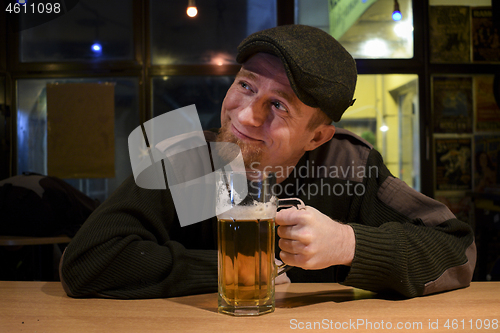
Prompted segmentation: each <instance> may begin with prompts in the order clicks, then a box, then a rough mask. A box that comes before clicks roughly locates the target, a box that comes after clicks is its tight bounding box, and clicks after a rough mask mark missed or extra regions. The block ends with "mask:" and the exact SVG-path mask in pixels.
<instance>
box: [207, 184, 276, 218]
mask: <svg viewBox="0 0 500 333" xmlns="http://www.w3.org/2000/svg"><path fill="white" fill-rule="evenodd" d="M217 192H218V193H217V203H216V208H215V212H216V215H217V217H218V218H220V219H245V220H247V219H266V218H269V219H271V218H274V217H275V216H276V209H277V208H276V207H277V200H276V197H272V198H271V200H270V201H269V202H265V203H264V202H258V201H255V200H254V201H253V202H252V203H246V204H245V205H238V204H239V203H240V202H241V201H242V200H243V198H244V197H245V196H246V195H247V188H246V187H245V189H244V191H243V193H241V194H240V193H238V192H237V191H234V188H233V192H232V193H231V194H230V193H229V190H228V187H227V186H226V185H225V182H223V181H218V182H217Z"/></svg>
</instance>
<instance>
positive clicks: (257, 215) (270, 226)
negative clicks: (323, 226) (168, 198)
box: [216, 171, 303, 316]
mask: <svg viewBox="0 0 500 333" xmlns="http://www.w3.org/2000/svg"><path fill="white" fill-rule="evenodd" d="M216 177H217V178H216V189H217V196H216V214H217V230H218V231H217V232H218V255H219V258H218V259H219V267H218V274H219V290H218V292H219V303H218V310H219V312H221V313H225V314H230V315H234V316H249V315H261V314H265V313H269V312H273V311H274V306H275V301H274V279H275V277H276V276H277V275H279V274H281V273H283V272H284V271H285V266H286V265H281V266H277V265H276V264H275V259H274V253H275V252H274V250H275V217H276V211H277V209H278V206H280V200H278V199H277V198H276V196H275V194H274V193H273V189H274V186H275V185H276V177H275V175H274V174H272V173H267V174H266V173H264V172H261V171H219V172H217V175H216ZM292 200H296V201H299V202H300V203H301V204H302V205H303V203H302V202H301V201H300V199H292ZM283 203H284V205H283V206H286V205H285V202H283Z"/></svg>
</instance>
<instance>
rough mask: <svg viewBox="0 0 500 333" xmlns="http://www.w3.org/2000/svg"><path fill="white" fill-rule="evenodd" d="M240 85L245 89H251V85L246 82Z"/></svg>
mask: <svg viewBox="0 0 500 333" xmlns="http://www.w3.org/2000/svg"><path fill="white" fill-rule="evenodd" d="M240 86H241V87H242V88H243V89H248V90H250V86H249V85H248V84H246V83H245V82H240Z"/></svg>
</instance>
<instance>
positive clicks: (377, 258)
mask: <svg viewBox="0 0 500 333" xmlns="http://www.w3.org/2000/svg"><path fill="white" fill-rule="evenodd" d="M368 165H369V166H376V167H377V171H378V174H377V175H375V176H374V175H372V177H368V178H366V179H365V183H364V184H365V188H366V193H365V195H364V196H363V197H360V198H359V199H358V200H354V202H353V206H352V207H351V212H353V215H352V216H351V218H350V219H349V224H350V225H351V226H352V227H353V229H354V232H355V236H356V249H355V256H354V260H353V262H352V266H351V267H350V268H349V269H341V270H340V271H341V273H340V274H339V275H340V276H339V278H340V280H341V281H342V283H343V284H346V285H351V286H354V287H358V288H362V289H367V290H371V291H376V292H383V291H397V292H399V293H400V294H402V295H404V296H406V297H415V296H422V295H426V294H431V293H436V292H441V291H446V290H451V289H456V288H461V287H466V286H468V285H469V284H470V281H471V279H472V274H473V271H474V267H475V262H476V248H475V243H474V237H473V231H472V228H471V227H470V226H469V225H468V224H467V223H464V222H462V221H459V220H457V219H456V218H455V216H454V215H453V214H452V213H451V211H449V209H448V208H447V207H446V206H445V205H443V204H441V203H440V202H437V201H436V200H433V199H431V198H429V197H426V196H424V195H423V194H421V193H419V192H417V191H415V190H413V189H412V188H410V187H409V186H408V185H406V184H405V183H404V182H403V181H401V180H399V179H397V178H394V177H393V176H392V175H391V174H390V172H389V171H388V170H387V168H386V167H385V165H384V164H383V162H382V157H381V156H380V154H379V153H378V152H377V151H375V150H372V151H371V152H370V155H369V157H368Z"/></svg>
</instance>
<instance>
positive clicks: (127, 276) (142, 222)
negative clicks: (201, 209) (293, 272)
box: [61, 177, 217, 298]
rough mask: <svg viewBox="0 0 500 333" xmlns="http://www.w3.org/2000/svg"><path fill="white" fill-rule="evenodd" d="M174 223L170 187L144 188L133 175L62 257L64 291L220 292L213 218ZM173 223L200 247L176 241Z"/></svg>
mask: <svg viewBox="0 0 500 333" xmlns="http://www.w3.org/2000/svg"><path fill="white" fill-rule="evenodd" d="M176 224H178V222H177V217H176V214H175V207H174V205H173V201H172V199H171V197H170V192H169V191H168V190H145V189H141V188H139V187H137V186H136V185H135V182H134V180H133V178H132V177H130V178H129V179H127V180H126V181H125V182H124V183H123V184H122V185H121V187H120V188H119V189H118V190H117V191H116V192H115V193H114V194H113V195H112V196H111V197H110V198H109V199H108V200H106V201H105V202H104V203H103V204H102V205H101V206H100V207H99V208H98V209H96V210H95V212H94V213H93V214H92V215H91V216H90V217H89V219H88V220H87V221H86V222H85V223H84V225H83V226H82V228H81V229H80V230H79V232H78V233H77V235H76V236H75V237H74V238H73V240H72V241H71V243H70V244H69V245H68V247H67V249H66V251H65V253H64V256H63V258H62V262H61V280H62V282H63V285H64V286H65V290H66V291H67V293H68V294H69V295H70V296H74V297H81V296H100V297H114V298H154V297H171V296H180V295H187V294H196V293H204V292H214V291H216V290H217V251H216V250H215V249H216V247H215V245H214V239H213V238H214V237H213V234H212V231H211V230H212V228H211V226H210V225H209V224H210V222H209V221H204V222H200V223H197V224H195V225H193V226H189V227H185V228H187V229H184V228H182V229H180V227H177V226H176ZM174 228H177V231H176V233H177V234H182V236H180V237H181V238H185V239H186V242H187V243H197V246H194V247H192V248H200V249H197V250H193V249H187V248H186V247H185V246H184V245H182V244H181V243H180V242H178V241H176V240H173V239H172V235H171V230H172V229H174ZM188 229H189V230H188ZM190 234H192V236H190ZM190 237H192V238H190ZM200 237H201V238H200ZM198 238H200V239H198ZM203 248H212V249H211V250H209V249H203Z"/></svg>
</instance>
